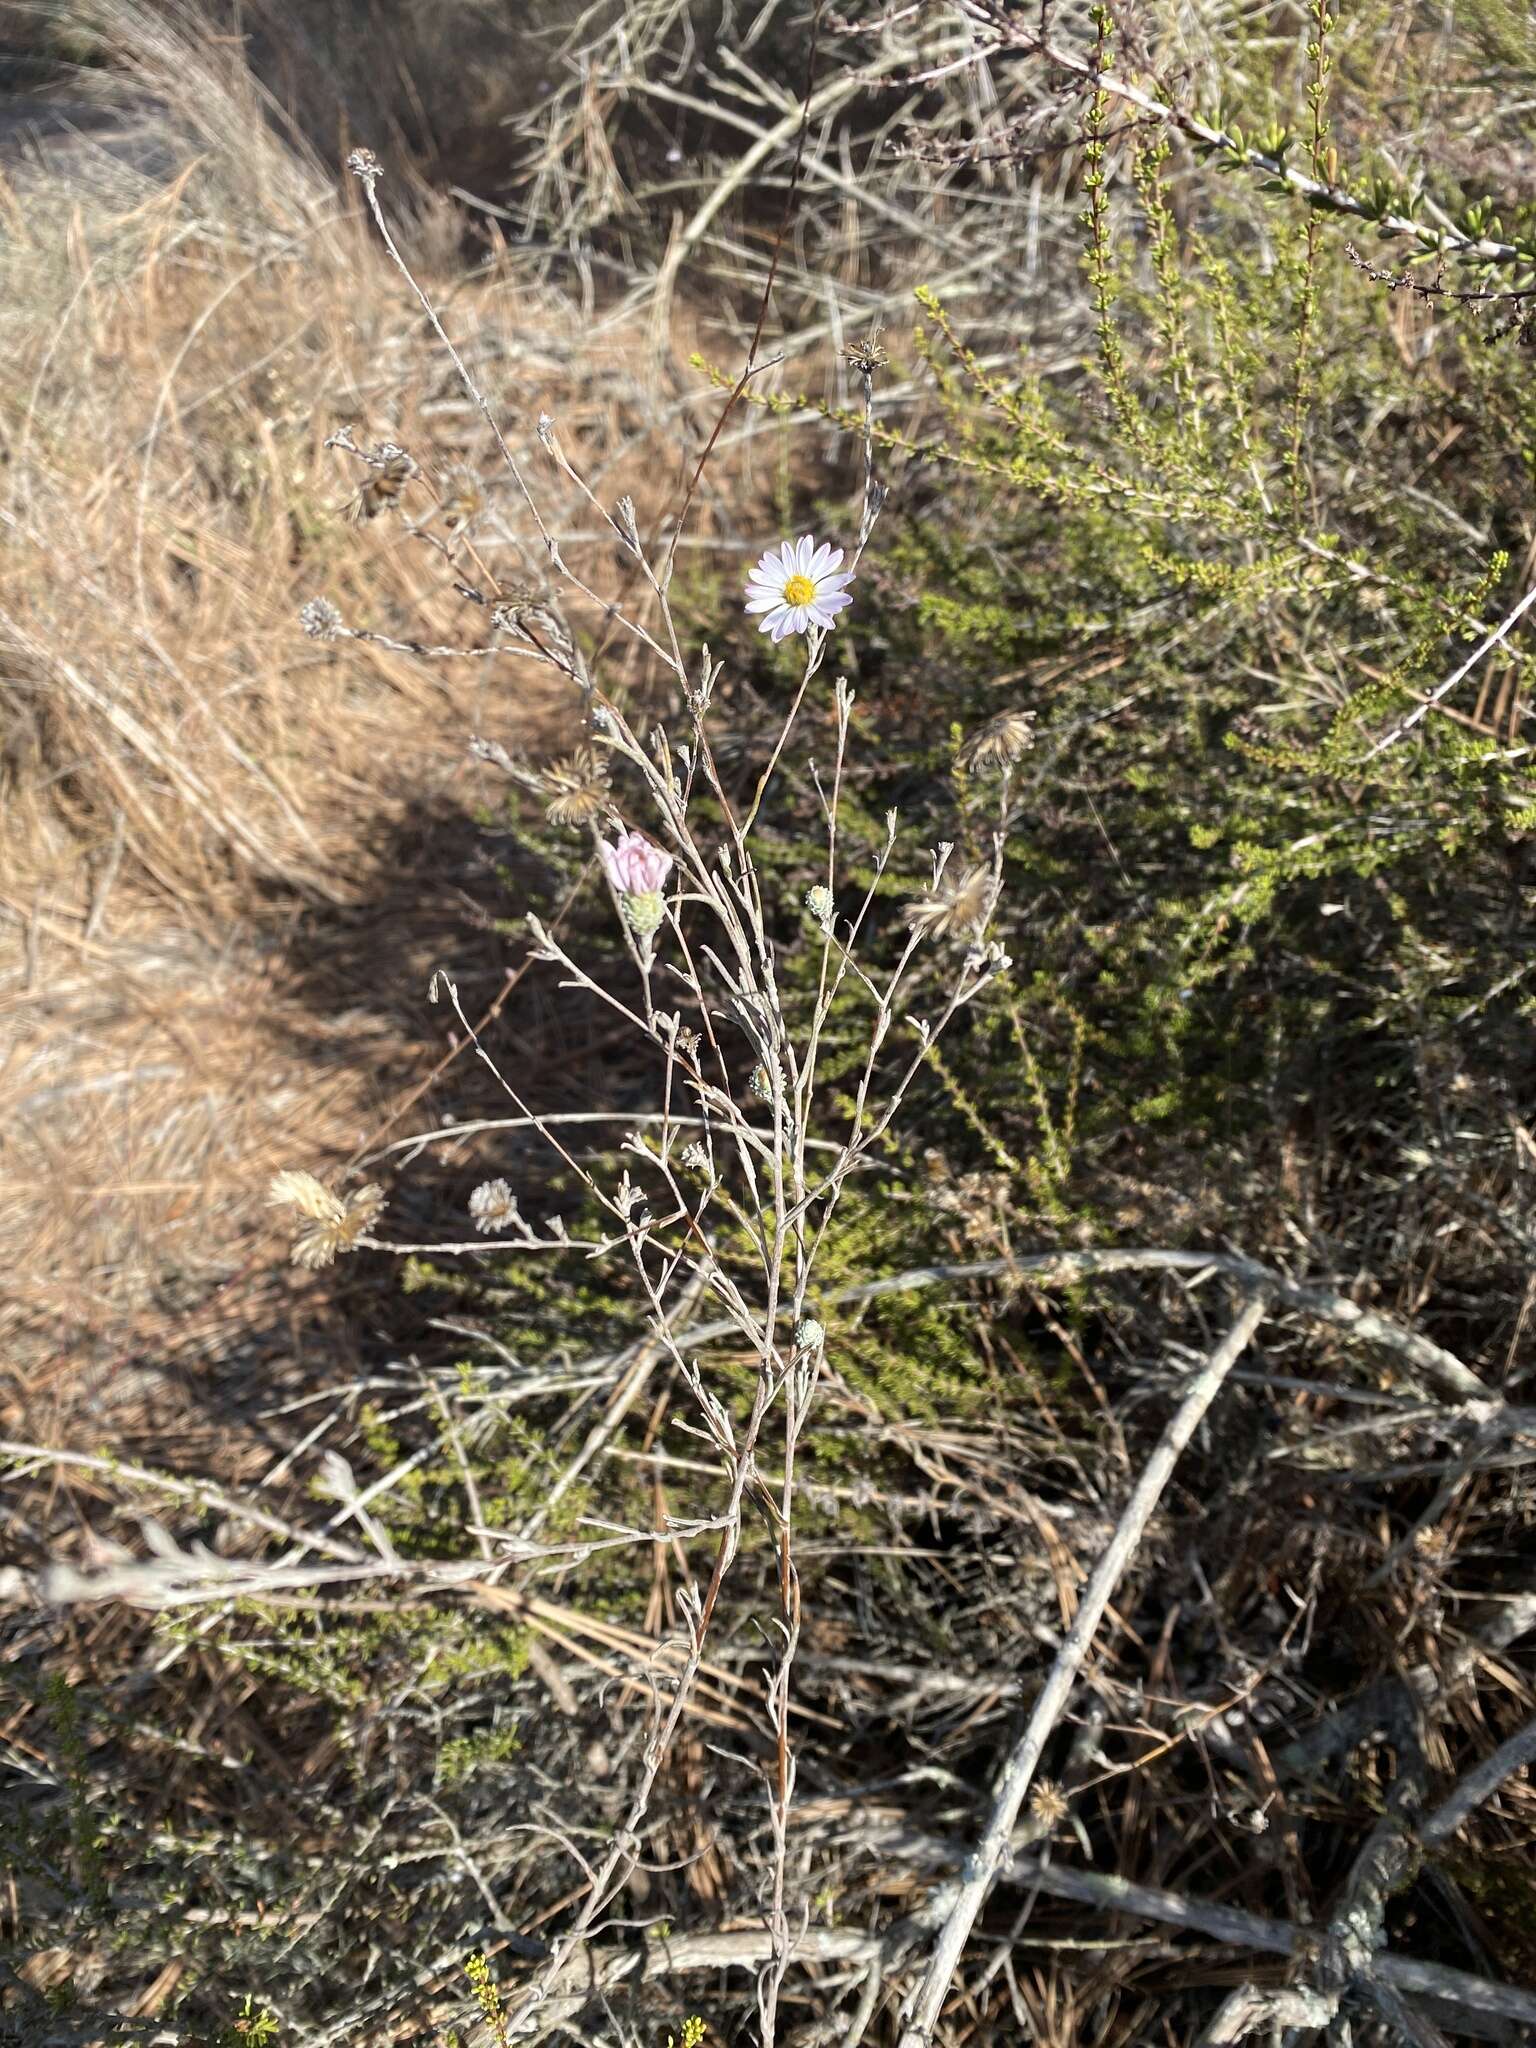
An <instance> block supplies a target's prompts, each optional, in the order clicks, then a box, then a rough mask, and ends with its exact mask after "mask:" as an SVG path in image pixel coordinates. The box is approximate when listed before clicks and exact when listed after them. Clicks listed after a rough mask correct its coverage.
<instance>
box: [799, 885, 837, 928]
mask: <svg viewBox="0 0 1536 2048" xmlns="http://www.w3.org/2000/svg"><path fill="white" fill-rule="evenodd" d="M805 907H806V909H807V910H808V911H809V912H810V913H811V915H812V917H814V918H815V920H816V922H817V923H818V924H819V925H827V924H830V923H831V922H832V912H833V910H834V909H835V908H836V905H835V904H834V902H833V899H832V891H831V890H830V889H829V888H828V887H827V885H826V883H825V882H818V883H817V884H816V886H815V887H814V888H812V889H807V890H806V892H805Z"/></svg>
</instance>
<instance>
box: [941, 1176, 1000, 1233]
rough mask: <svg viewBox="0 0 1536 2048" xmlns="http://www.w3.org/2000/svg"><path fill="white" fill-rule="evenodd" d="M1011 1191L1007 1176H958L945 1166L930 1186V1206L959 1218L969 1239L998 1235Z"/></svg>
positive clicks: (942, 1213) (944, 1214) (946, 1214)
mask: <svg viewBox="0 0 1536 2048" xmlns="http://www.w3.org/2000/svg"><path fill="white" fill-rule="evenodd" d="M1012 1192H1013V1182H1012V1181H1011V1180H1010V1179H1009V1177H1008V1175H1007V1174H1006V1173H991V1172H986V1171H977V1172H972V1173H961V1174H956V1173H953V1172H952V1171H951V1170H950V1169H949V1167H948V1164H947V1163H945V1165H944V1168H943V1171H942V1172H940V1173H937V1174H935V1176H934V1178H933V1180H932V1182H931V1183H930V1185H929V1188H928V1204H929V1207H930V1208H932V1209H934V1210H936V1211H937V1212H938V1214H939V1215H941V1216H954V1217H958V1219H959V1220H960V1222H961V1223H962V1224H963V1225H964V1226H965V1230H966V1234H967V1235H968V1236H970V1237H979V1236H982V1235H984V1234H988V1233H995V1231H996V1229H997V1225H998V1220H999V1217H1000V1215H1001V1214H1002V1212H1003V1211H1004V1210H1005V1209H1006V1208H1007V1206H1008V1201H1009V1197H1010V1196H1011V1194H1012Z"/></svg>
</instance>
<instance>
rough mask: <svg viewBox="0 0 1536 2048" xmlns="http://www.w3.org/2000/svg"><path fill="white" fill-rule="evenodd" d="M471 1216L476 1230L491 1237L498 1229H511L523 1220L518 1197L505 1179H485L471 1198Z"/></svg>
mask: <svg viewBox="0 0 1536 2048" xmlns="http://www.w3.org/2000/svg"><path fill="white" fill-rule="evenodd" d="M469 1217H470V1221H471V1222H472V1223H473V1224H474V1226H475V1228H476V1230H478V1231H480V1232H482V1233H483V1234H484V1235H485V1236H487V1237H489V1236H491V1235H492V1234H493V1233H494V1232H496V1231H498V1230H510V1229H511V1228H512V1226H513V1225H514V1224H516V1223H521V1222H522V1220H523V1219H522V1217H521V1216H520V1215H519V1213H518V1207H517V1199H516V1197H515V1196H514V1195H513V1193H512V1190H511V1188H509V1187H508V1185H507V1183H506V1182H505V1181H504V1180H483V1181H481V1183H480V1185H479V1187H477V1188H476V1189H475V1191H474V1193H473V1194H472V1195H471V1196H470V1198H469Z"/></svg>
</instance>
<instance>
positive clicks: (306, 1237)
mask: <svg viewBox="0 0 1536 2048" xmlns="http://www.w3.org/2000/svg"><path fill="white" fill-rule="evenodd" d="M386 1199H387V1197H386V1196H385V1193H384V1190H383V1189H382V1188H381V1187H380V1186H379V1185H378V1184H377V1183H376V1182H374V1181H369V1182H368V1183H367V1185H366V1186H364V1187H360V1188H353V1189H352V1191H351V1192H350V1194H346V1195H338V1194H334V1193H333V1192H332V1190H331V1189H330V1188H328V1187H326V1185H325V1184H324V1182H323V1181H320V1180H317V1179H316V1178H315V1176H314V1175H313V1174H312V1173H305V1172H303V1171H300V1170H290V1171H288V1172H285V1173H278V1174H274V1175H273V1177H272V1180H271V1183H270V1185H269V1186H268V1188H267V1201H268V1203H269V1205H271V1206H272V1207H274V1208H285V1209H297V1210H298V1212H299V1214H300V1215H301V1216H303V1217H305V1218H306V1219H307V1220H308V1222H309V1224H310V1228H309V1229H308V1230H305V1231H302V1232H300V1234H299V1236H298V1237H297V1238H296V1239H295V1240H294V1245H293V1251H292V1253H291V1255H290V1256H291V1257H292V1259H293V1263H294V1264H295V1265H296V1266H308V1267H309V1268H310V1269H311V1270H314V1269H316V1268H318V1267H320V1266H328V1265H330V1263H331V1261H332V1260H333V1259H334V1258H335V1257H336V1255H337V1253H338V1252H351V1251H356V1249H357V1244H358V1240H359V1238H361V1237H362V1236H363V1234H364V1232H365V1231H366V1230H367V1229H368V1228H369V1226H370V1225H371V1224H373V1223H375V1222H377V1220H378V1218H379V1217H380V1216H381V1215H382V1214H383V1212H384V1204H385V1201H386Z"/></svg>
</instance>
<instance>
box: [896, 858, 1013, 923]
mask: <svg viewBox="0 0 1536 2048" xmlns="http://www.w3.org/2000/svg"><path fill="white" fill-rule="evenodd" d="M991 909H992V869H991V867H990V866H989V865H988V863H987V862H986V861H984V860H980V861H977V862H976V863H975V864H974V865H973V866H971V867H968V868H966V869H965V870H964V871H963V872H962V873H960V874H958V875H957V874H953V873H951V872H948V871H946V873H945V874H944V875H943V876H941V878H940V880H939V884H938V887H937V888H935V889H931V890H929V891H928V893H927V894H926V895H923V896H919V897H917V898H916V899H915V900H914V901H913V902H911V903H909V904H908V905H907V907H906V910H905V912H904V913H903V915H904V916H905V918H906V920H907V923H908V925H909V926H910V927H911V929H912V930H913V931H914V932H916V933H917V934H918V935H919V937H921V938H925V939H971V938H974V937H975V935H976V933H977V932H978V931H979V930H980V929H981V927H982V926H983V925H984V924H985V923H986V921H987V918H988V916H989V915H990V913H991Z"/></svg>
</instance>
